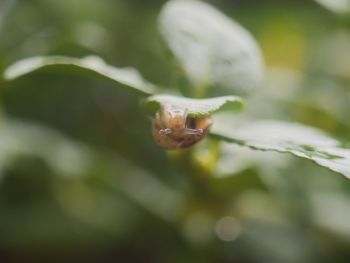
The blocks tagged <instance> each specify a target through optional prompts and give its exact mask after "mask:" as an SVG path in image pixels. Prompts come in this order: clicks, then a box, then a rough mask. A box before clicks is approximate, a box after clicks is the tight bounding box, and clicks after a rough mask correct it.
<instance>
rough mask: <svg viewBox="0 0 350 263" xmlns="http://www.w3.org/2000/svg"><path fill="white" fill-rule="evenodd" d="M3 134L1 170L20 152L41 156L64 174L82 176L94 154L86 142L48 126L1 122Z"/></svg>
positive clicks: (0, 129)
mask: <svg viewBox="0 0 350 263" xmlns="http://www.w3.org/2000/svg"><path fill="white" fill-rule="evenodd" d="M0 136H1V142H0V168H1V169H2V168H4V167H5V166H6V165H7V164H8V163H9V162H12V161H13V160H14V159H15V157H16V156H19V155H24V156H35V157H39V158H41V159H42V160H44V161H45V162H46V163H47V164H48V165H49V167H50V168H52V169H53V170H54V171H55V172H58V174H63V175H81V173H83V172H85V171H87V170H88V169H89V168H90V167H89V164H90V162H91V157H92V156H91V154H90V152H89V151H88V150H87V149H86V148H85V147H83V145H81V144H79V143H76V142H73V141H70V140H68V139H66V138H65V137H64V136H62V135H60V134H59V133H57V132H54V131H53V130H50V129H48V128H43V127H40V126H37V125H32V124H26V123H23V122H18V121H6V122H2V123H1V125H0Z"/></svg>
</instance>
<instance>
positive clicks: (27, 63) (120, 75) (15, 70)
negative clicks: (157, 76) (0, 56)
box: [4, 56, 155, 95]
mask: <svg viewBox="0 0 350 263" xmlns="http://www.w3.org/2000/svg"><path fill="white" fill-rule="evenodd" d="M46 68H60V69H65V70H72V71H73V70H80V71H82V72H85V73H89V74H92V75H96V76H99V77H102V78H104V79H107V80H109V81H112V82H113V84H115V85H118V86H120V85H122V86H124V87H125V88H128V89H130V90H131V91H136V92H137V93H140V94H144V95H150V94H153V93H154V91H155V87H154V86H153V85H152V84H150V83H148V82H146V81H145V80H144V79H143V78H142V76H141V75H140V74H139V72H138V71H137V70H135V69H133V68H116V67H113V66H110V65H108V64H106V63H105V62H104V61H103V60H102V59H101V58H99V57H96V56H89V57H85V58H82V59H79V58H71V57H62V56H48V57H32V58H27V59H23V60H20V61H18V62H16V63H14V64H13V65H11V66H10V67H8V68H7V69H6V71H5V73H4V78H5V79H6V80H8V81H10V80H14V79H16V78H19V77H21V76H23V75H26V74H29V73H31V72H34V71H37V70H40V69H46Z"/></svg>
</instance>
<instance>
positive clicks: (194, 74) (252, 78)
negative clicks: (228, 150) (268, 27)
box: [160, 0, 262, 96]
mask: <svg viewBox="0 0 350 263" xmlns="http://www.w3.org/2000/svg"><path fill="white" fill-rule="evenodd" d="M160 27H161V32H162V34H163V36H164V38H165V39H166V41H167V43H168V44H169V46H170V48H171V50H172V51H173V53H174V55H175V56H176V58H177V59H178V60H179V61H180V62H181V64H182V66H183V68H184V70H185V72H186V73H187V75H188V78H189V79H190V81H191V83H192V85H193V86H194V88H195V89H196V90H195V92H196V94H199V95H201V96H203V94H206V91H205V89H206V88H208V86H209V87H210V88H212V90H208V91H209V93H210V94H216V95H228V94H237V93H242V92H245V91H247V90H248V89H250V88H253V87H255V86H256V85H257V84H258V83H259V81H260V79H261V76H262V58H261V54H260V50H259V48H258V47H257V44H256V43H255V40H254V39H253V38H252V37H251V35H250V34H249V33H248V32H247V31H246V30H245V29H243V28H242V27H241V26H240V25H239V24H237V23H236V22H234V21H231V20H230V19H229V18H228V17H226V16H224V15H223V14H222V13H220V12H219V11H217V10H216V9H214V8H213V7H211V6H210V5H208V4H205V3H202V2H200V1H196V0H172V1H169V2H168V3H167V4H166V5H165V7H164V8H163V10H162V12H161V15H160Z"/></svg>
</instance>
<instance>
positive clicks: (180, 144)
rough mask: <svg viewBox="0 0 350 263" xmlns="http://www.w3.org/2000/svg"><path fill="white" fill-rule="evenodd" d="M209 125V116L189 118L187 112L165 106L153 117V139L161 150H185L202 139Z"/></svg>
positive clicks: (210, 122) (210, 121)
mask: <svg viewBox="0 0 350 263" xmlns="http://www.w3.org/2000/svg"><path fill="white" fill-rule="evenodd" d="M211 124H212V120H211V118H210V116H205V117H190V116H188V114H187V110H182V109H174V108H172V107H171V106H168V105H166V106H163V107H162V108H161V109H160V110H159V111H158V112H157V113H156V115H155V119H154V122H153V137H154V139H155V141H156V143H157V144H158V145H159V146H161V147H163V148H166V149H179V148H186V147H189V146H192V145H194V144H195V143H197V142H199V141H200V140H201V139H203V138H204V137H205V136H206V134H207V133H208V131H209V128H210V126H211Z"/></svg>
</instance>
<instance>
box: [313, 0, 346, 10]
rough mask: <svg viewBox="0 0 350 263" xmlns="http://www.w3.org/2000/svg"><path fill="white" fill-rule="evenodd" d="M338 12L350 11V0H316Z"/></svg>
mask: <svg viewBox="0 0 350 263" xmlns="http://www.w3.org/2000/svg"><path fill="white" fill-rule="evenodd" d="M315 1H316V2H318V3H319V4H321V5H323V6H324V7H326V8H328V9H329V10H331V11H333V12H336V13H350V0H315Z"/></svg>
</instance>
